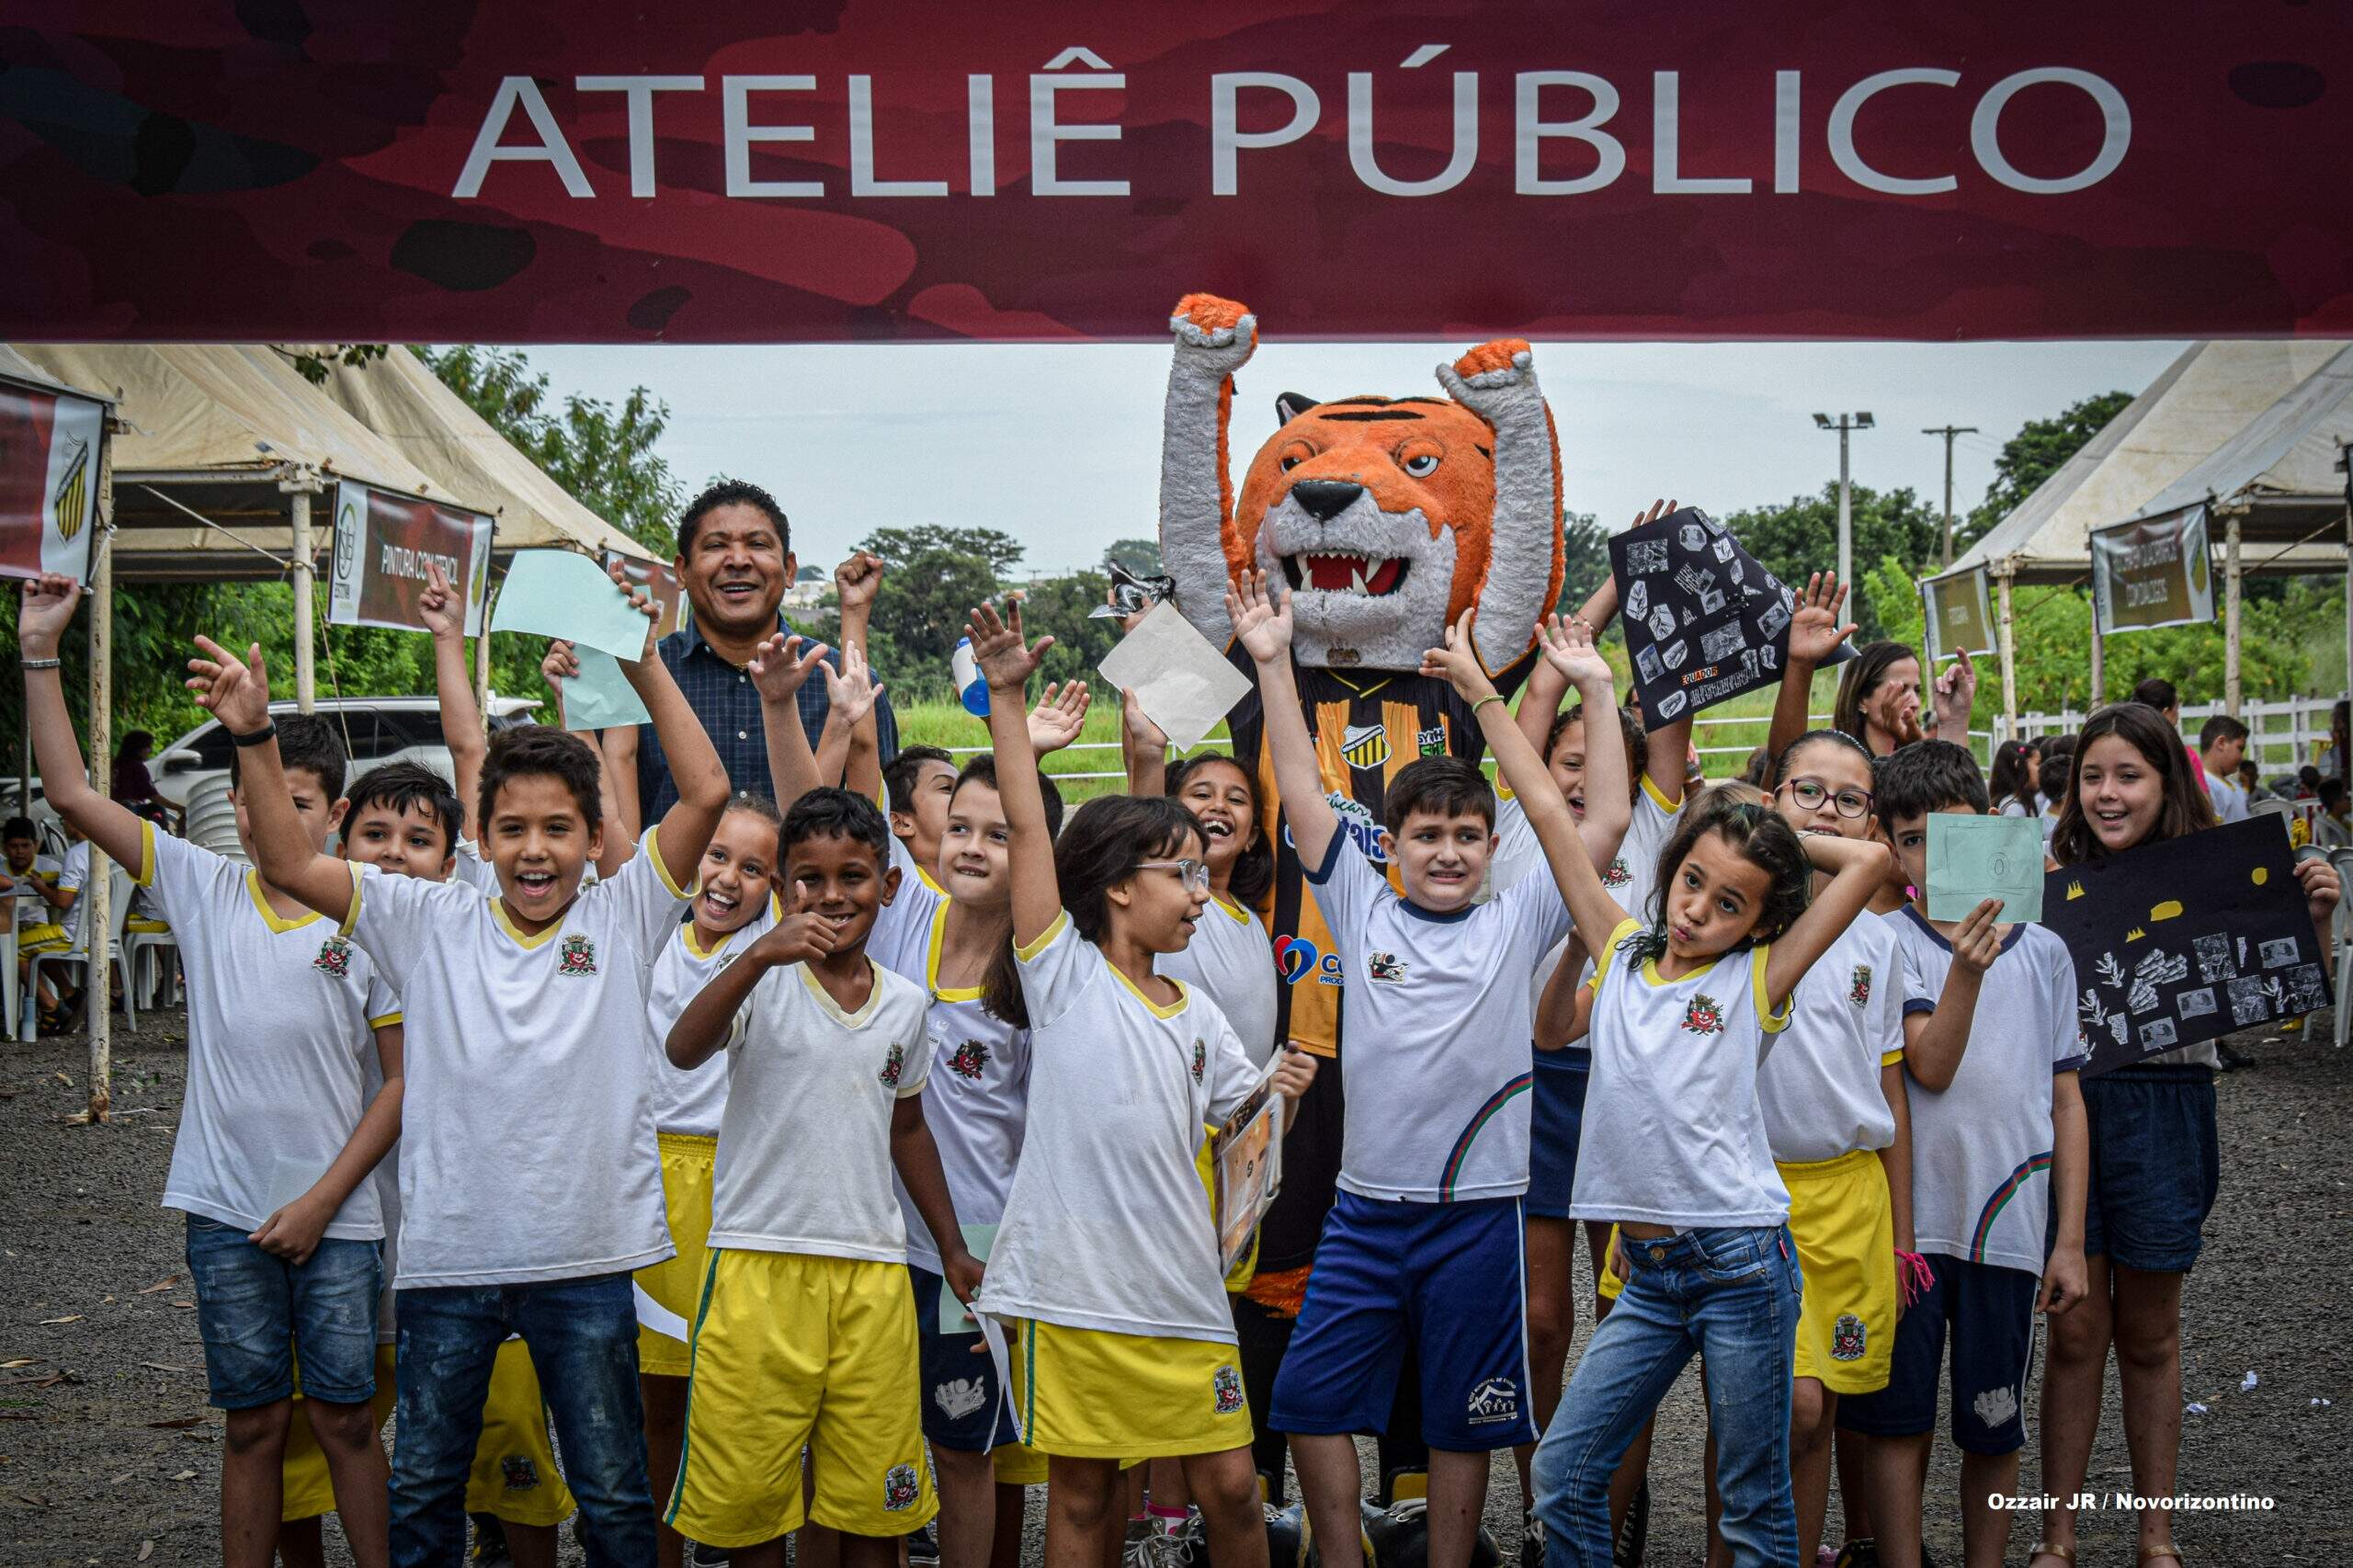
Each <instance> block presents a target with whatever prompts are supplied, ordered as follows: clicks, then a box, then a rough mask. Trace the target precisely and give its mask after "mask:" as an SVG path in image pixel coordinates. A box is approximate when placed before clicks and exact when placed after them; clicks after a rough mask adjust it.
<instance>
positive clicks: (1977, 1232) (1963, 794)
mask: <svg viewBox="0 0 2353 1568" xmlns="http://www.w3.org/2000/svg"><path fill="white" fill-rule="evenodd" d="M1873 790H1874V795H1875V799H1874V801H1873V810H1874V811H1875V812H1877V814H1878V817H1879V820H1880V824H1881V828H1882V829H1883V830H1884V831H1885V832H1886V834H1887V835H1888V837H1889V838H1890V840H1892V841H1893V845H1894V846H1895V854H1896V858H1897V859H1898V860H1899V861H1901V862H1902V864H1903V867H1904V876H1905V878H1906V879H1907V880H1908V881H1911V882H1912V884H1913V885H1914V886H1915V887H1916V888H1920V889H1923V890H1925V889H1926V888H1927V885H1928V849H1927V840H1928V822H1929V819H1930V818H1931V817H1932V816H1934V815H1935V814H1937V813H1939V812H1953V813H1957V814H1961V815H1969V816H1983V815H1984V814H1986V811H1987V808H1988V806H1989V804H1990V802H1989V801H1988V800H1987V799H1986V793H1985V780H1984V775H1983V774H1981V773H1980V772H1979V771H1978V768H1977V762H1976V759H1975V758H1974V757H1972V756H1970V755H1969V753H1968V752H1967V751H1965V750H1963V749H1962V748H1961V747H1960V746H1958V745H1955V744H1951V743H1950V742H1949V741H1918V742H1915V743H1914V744H1911V745H1908V746H1904V747H1903V748H1902V749H1900V750H1898V751H1896V752H1895V753H1893V755H1891V756H1887V757H1884V758H1882V759H1881V762H1880V765H1879V769H1878V777H1877V779H1876V782H1875V783H1874V786H1873ZM1923 903H1925V892H1924V893H1923V894H1922V896H1921V897H1920V898H1919V899H1916V900H1915V902H1914V903H1911V904H1909V905H1907V906H1905V907H1904V908H1902V909H1899V910H1897V911H1896V912H1895V913H1894V914H1893V915H1886V916H1883V917H1882V919H1883V920H1884V922H1885V923H1886V924H1888V925H1889V926H1893V928H1894V929H1895V931H1896V934H1897V936H1898V938H1899V940H1900V942H1901V944H1902V948H1903V952H1904V968H1905V983H1904V1034H1905V1040H1904V1071H1905V1073H1906V1074H1907V1076H1908V1078H1909V1083H1908V1085H1907V1099H1908V1103H1909V1105H1910V1108H1911V1117H1912V1223H1913V1228H1914V1230H1915V1232H1916V1233H1918V1236H1919V1241H1918V1246H1919V1249H1920V1252H1921V1253H1922V1254H1923V1255H1924V1256H1925V1257H1926V1259H1927V1280H1926V1284H1925V1288H1924V1289H1923V1290H1921V1292H1920V1293H1919V1295H1918V1296H1917V1298H1916V1299H1915V1301H1914V1302H1913V1304H1912V1305H1911V1306H1910V1307H1908V1308H1907V1309H1906V1310H1905V1312H1904V1317H1903V1321H1902V1322H1901V1323H1900V1324H1897V1327H1896V1331H1895V1346H1894V1358H1893V1367H1892V1369H1891V1373H1890V1377H1889V1380H1888V1384H1887V1386H1886V1387H1885V1388H1884V1389H1882V1390H1881V1391H1880V1392H1876V1393H1868V1394H1859V1395H1855V1396H1853V1397H1850V1398H1847V1399H1845V1400H1842V1401H1841V1402H1840V1403H1839V1407H1838V1425H1839V1426H1840V1427H1841V1429H1843V1430H1845V1431H1848V1432H1852V1433H1856V1434H1859V1435H1860V1436H1862V1437H1864V1438H1865V1439H1866V1447H1867V1449H1868V1453H1869V1470H1868V1485H1867V1488H1866V1490H1867V1493H1868V1496H1869V1501H1870V1517H1871V1527H1872V1530H1873V1532H1874V1536H1875V1538H1876V1541H1877V1548H1878V1552H1879V1560H1880V1561H1881V1562H1883V1563H1886V1564H1889V1565H1890V1568H1916V1565H1917V1564H1918V1563H1919V1562H1921V1560H1922V1555H1921V1546H1920V1515H1921V1495H1920V1487H1921V1480H1922V1477H1923V1476H1925V1475H1926V1474H1927V1459H1928V1448H1929V1445H1930V1443H1931V1442H1932V1441H1933V1438H1934V1431H1935V1426H1936V1420H1937V1404H1938V1383H1939V1381H1940V1377H1941V1367H1940V1363H1941V1362H1943V1361H1944V1360H1945V1359H1946V1357H1947V1354H1948V1351H1947V1341H1948V1339H1949V1341H1950V1348H1949V1357H1950V1362H1951V1369H1952V1398H1951V1411H1952V1415H1951V1421H1952V1437H1953V1442H1954V1445H1955V1446H1956V1447H1958V1448H1959V1449H1961V1518H1962V1528H1963V1530H1964V1533H1965V1534H1966V1535H1967V1536H1968V1538H1969V1539H1970V1540H1972V1541H1974V1542H1978V1543H1981V1544H1984V1545H1985V1546H1986V1547H1987V1549H1988V1550H1990V1551H1995V1552H1998V1551H2001V1549H2002V1547H2003V1545H2004V1544H2005V1543H2006V1542H2007V1540H2008V1539H2009V1530H2010V1511H2009V1510H2007V1509H2006V1508H2003V1507H2002V1506H2000V1501H2001V1499H2003V1498H2005V1497H2007V1496H2009V1495H2011V1494H2014V1493H2016V1492H2017V1490H2018V1449H2020V1448H2021V1447H2023V1446H2024V1445H2025V1442H2026V1422H2025V1403H2026V1380H2027V1374H2028V1370H2029V1367H2030V1365H2031V1362H2032V1359H2033V1353H2034V1319H2035V1316H2036V1314H2038V1313H2056V1312H2066V1311H2068V1310H2069V1309H2070V1308H2072V1307H2074V1306H2075V1303H2077V1302H2078V1301H2081V1300H2082V1299H2083V1297H2084V1294H2085V1262H2084V1197H2085V1187H2086V1179H2087V1176H2086V1173H2087V1170H2088V1162H2087V1159H2086V1132H2085V1116H2084V1103H2083V1096H2082V1094H2081V1092H2080V1091H2079V1090H2078V1088H2077V1086H2076V1070H2077V1069H2078V1068H2080V1067H2081V1066H2082V1065H2083V1061H2084V1046H2083V1042H2082V1037H2081V1035H2080V1034H2079V1032H2078V1030H2077V1028H2076V1021H2075V962H2074V960H2073V959H2072V958H2071V957H2070V956H2069V954H2068V951H2067V945H2066V944H2065V943H2064V942H2063V941H2061V940H2060V939H2059V938H2058V937H2056V936H2054V935H2052V932H2051V931H2050V930H2049V929H2047V928H2046V927H2044V926H2029V925H2024V924H2018V925H2001V924H1997V923H1996V922H1995V915H1998V914H1999V913H2000V912H2001V905H2000V903H1998V902H1996V901H1995V900H1992V899H1988V900H1986V901H1985V902H1984V903H1980V904H1979V905H1978V906H1977V907H1976V908H1975V909H1974V910H1972V912H1971V913H1970V915H1969V916H1968V917H1967V918H1966V919H1963V920H1960V921H1943V920H1930V919H1928V918H1927V913H1926V911H1925V909H1924V908H1923V907H1922V905H1923ZM2038 1275H2040V1284H2039V1286H2038V1282H2037V1276H2038Z"/></svg>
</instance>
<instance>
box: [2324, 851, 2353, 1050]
mask: <svg viewBox="0 0 2353 1568" xmlns="http://www.w3.org/2000/svg"><path fill="white" fill-rule="evenodd" d="M2328 863H2329V864H2330V865H2332V866H2334V867H2336V880H2337V882H2338V884H2339V886H2340V887H2353V847H2341V848H2336V849H2332V850H2330V851H2329V852H2328ZM2329 934H2330V935H2331V936H2333V937H2336V1043H2337V1044H2338V1045H2339V1046H2340V1047H2341V1046H2343V1045H2344V1043H2345V1040H2346V1037H2347V1035H2348V1034H2353V997H2348V996H2347V994H2346V990H2345V988H2346V987H2347V985H2353V908H2347V905H2346V903H2345V900H2344V899H2343V898H2341V897H2340V898H2339V899H2338V900H2337V901H2336V915H2335V917H2334V918H2333V919H2332V920H2331V922H2330V925H2329Z"/></svg>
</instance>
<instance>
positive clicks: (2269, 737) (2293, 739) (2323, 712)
mask: <svg viewBox="0 0 2353 1568" xmlns="http://www.w3.org/2000/svg"><path fill="white" fill-rule="evenodd" d="M2341 697H2342V694H2341V693H2340V694H2339V696H2337V697H2290V698H2286V699H2282V700H2280V701H2278V702H2242V703H2240V704H2239V721H2240V722H2242V723H2244V724H2245V725H2246V727H2247V732H2248V733H2247V748H2246V754H2247V756H2250V757H2252V758H2253V759H2254V761H2255V767H2256V772H2258V773H2260V774H2261V775H2262V776H2263V778H2265V779H2266V780H2267V781H2268V780H2269V779H2270V778H2272V777H2273V776H2274V775H2277V774H2281V773H2293V772H2294V771H2295V770H2296V769H2297V768H2299V767H2302V766H2303V765H2304V764H2306V763H2308V762H2312V761H2314V760H2316V759H2317V758H2318V757H2319V755H2320V753H2321V751H2322V750H2323V749H2324V748H2325V747H2326V746H2327V744H2328V718H2329V712H2330V710H2332V709H2334V708H2335V707H2336V704H2337V702H2338V701H2339V700H2340V699H2341ZM2220 712H2222V704H2221V703H2219V702H2200V703H2190V704H2186V705H2184V707H2183V708H2182V710H2181V729H2182V742H2183V744H2186V745H2187V746H2188V747H2189V749H2190V750H2192V751H2195V750H2197V749H2198V732H2199V730H2200V727H2201V726H2203V725H2204V724H2205V722H2206V721H2207V720H2209V719H2211V718H2212V717H2213V716H2214V715H2215V714H2217V713H2220ZM2084 717H2085V716H2084V715H2083V714H2082V713H2080V712H2077V711H2075V710H2073V709H2069V710H2066V711H2064V712H2060V713H2021V714H2019V715H2018V736H2019V738H2020V739H2022V740H2033V739H2035V738H2037V737H2038V736H2041V735H2051V734H2073V733H2075V732H2076V731H2077V730H2080V729H2082V728H2083V727H2084Z"/></svg>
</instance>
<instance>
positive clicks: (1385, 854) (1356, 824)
mask: <svg viewBox="0 0 2353 1568" xmlns="http://www.w3.org/2000/svg"><path fill="white" fill-rule="evenodd" d="M1324 804H1325V805H1327V806H1330V807H1331V808H1332V814H1333V815H1334V816H1336V817H1338V818H1339V819H1340V826H1341V828H1342V830H1343V831H1345V832H1346V833H1347V835H1348V838H1349V841H1350V842H1352V843H1353V844H1355V845H1356V846H1357V853H1358V854H1359V855H1362V856H1363V857H1364V858H1366V859H1368V860H1370V861H1371V862H1372V863H1373V864H1374V865H1376V866H1386V865H1388V864H1389V851H1388V850H1386V849H1383V848H1382V847H1381V824H1380V823H1378V822H1376V821H1375V820H1374V819H1373V815H1372V812H1371V811H1370V810H1369V809H1368V808H1367V807H1366V806H1365V805H1364V804H1363V803H1362V802H1360V801H1357V800H1355V799H1354V798H1352V797H1350V796H1347V795H1343V794H1341V793H1340V792H1339V791H1338V790H1332V791H1331V792H1330V793H1328V794H1326V795H1325V796H1324ZM1283 847H1285V848H1286V849H1289V850H1290V851H1291V852H1292V853H1293V854H1296V853H1298V851H1299V841H1298V840H1297V839H1294V838H1293V837H1292V836H1291V834H1290V818H1288V817H1286V818H1284V819H1283Z"/></svg>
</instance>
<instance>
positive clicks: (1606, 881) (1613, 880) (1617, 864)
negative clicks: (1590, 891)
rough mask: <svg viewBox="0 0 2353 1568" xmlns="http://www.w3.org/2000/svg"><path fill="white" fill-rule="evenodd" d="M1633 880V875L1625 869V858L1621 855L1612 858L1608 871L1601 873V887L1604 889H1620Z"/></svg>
mask: <svg viewBox="0 0 2353 1568" xmlns="http://www.w3.org/2000/svg"><path fill="white" fill-rule="evenodd" d="M1633 880H1634V873H1633V872H1631V871H1630V870H1628V869H1626V857H1624V856H1623V855H1620V856H1617V857H1615V858H1612V859H1611V860H1610V862H1609V869H1608V870H1606V871H1604V872H1602V873H1601V885H1602V886H1603V887H1606V888H1622V887H1624V886H1625V885H1626V884H1627V883H1628V882H1631V881H1633Z"/></svg>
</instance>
